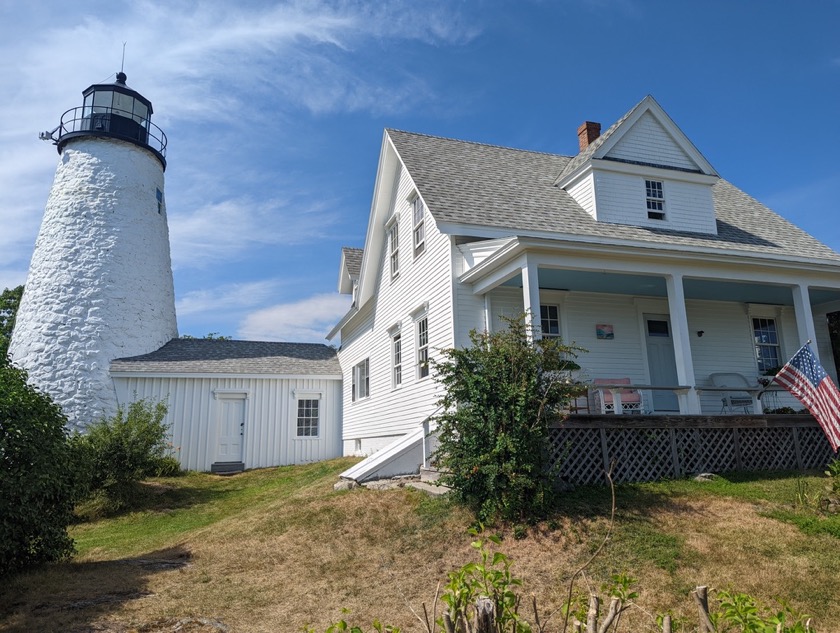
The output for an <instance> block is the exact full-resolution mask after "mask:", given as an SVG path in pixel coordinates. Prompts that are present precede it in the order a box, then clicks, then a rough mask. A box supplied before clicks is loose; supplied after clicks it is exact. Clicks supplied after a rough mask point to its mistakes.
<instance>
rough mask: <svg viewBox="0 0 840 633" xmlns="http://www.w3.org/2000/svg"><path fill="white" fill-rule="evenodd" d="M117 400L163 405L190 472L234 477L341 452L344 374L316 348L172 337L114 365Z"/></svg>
mask: <svg viewBox="0 0 840 633" xmlns="http://www.w3.org/2000/svg"><path fill="white" fill-rule="evenodd" d="M111 377H112V379H113V382H114V387H115V389H116V394H117V400H118V402H119V404H120V405H121V406H123V407H127V406H128V405H129V404H131V403H132V402H134V401H135V400H139V399H148V400H149V401H152V402H157V401H165V402H166V403H167V405H168V409H169V411H168V413H167V415H166V419H165V423H166V424H168V425H169V426H170V435H171V439H172V444H173V447H172V449H173V451H172V452H173V454H174V455H175V456H176V457H177V458H178V459H179V460H180V462H181V465H182V466H183V467H184V468H187V469H190V470H203V471H212V472H219V473H225V472H238V471H240V470H243V469H246V468H261V467H267V466H282V465H288V464H303V463H307V462H313V461H320V460H323V459H330V458H332V457H339V456H340V455H341V405H342V402H341V369H340V367H339V363H338V359H337V358H336V352H335V349H333V348H332V347H329V346H327V345H321V344H313V343H274V342H259V341H232V340H217V339H214V340H209V339H182V338H176V339H172V340H171V341H169V342H168V343H166V344H165V345H164V346H163V347H161V348H160V349H158V350H156V351H154V352H152V353H150V354H144V355H142V356H133V357H131V358H118V359H116V360H113V361H111Z"/></svg>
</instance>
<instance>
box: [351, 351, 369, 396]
mask: <svg viewBox="0 0 840 633" xmlns="http://www.w3.org/2000/svg"><path fill="white" fill-rule="evenodd" d="M368 396H370V360H369V359H367V358H366V359H364V360H363V361H362V362H361V363H359V364H358V365H356V366H354V367H353V402H356V400H361V399H362V398H367V397H368Z"/></svg>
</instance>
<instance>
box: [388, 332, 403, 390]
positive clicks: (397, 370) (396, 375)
mask: <svg viewBox="0 0 840 633" xmlns="http://www.w3.org/2000/svg"><path fill="white" fill-rule="evenodd" d="M391 352H392V357H393V363H394V370H393V377H392V380H393V385H394V387H399V386H400V385H401V384H402V336H401V335H400V334H399V333H397V334H394V336H393V337H391Z"/></svg>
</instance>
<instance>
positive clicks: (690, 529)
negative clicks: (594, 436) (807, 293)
mask: <svg viewBox="0 0 840 633" xmlns="http://www.w3.org/2000/svg"><path fill="white" fill-rule="evenodd" d="M351 463H352V460H347V459H341V460H333V461H330V462H324V463H319V464H312V465H307V466H299V467H284V468H272V469H265V470H258V471H249V472H246V473H243V474H241V475H236V476H233V477H219V476H214V475H209V474H195V473H194V474H189V475H187V476H184V477H176V478H169V479H158V480H154V481H151V482H147V484H146V485H145V486H144V490H145V492H144V495H143V497H142V500H141V502H140V503H139V504H138V505H137V506H136V507H135V508H134V511H133V512H131V513H129V514H124V515H122V516H119V517H112V518H105V519H97V520H95V521H90V522H83V523H80V524H78V525H75V526H73V527H72V529H71V534H72V536H73V538H74V539H75V541H76V547H77V552H78V553H77V555H76V557H75V558H74V559H73V560H72V561H69V562H67V563H62V564H58V565H51V566H47V567H45V568H42V569H39V570H36V571H34V572H32V573H29V574H25V575H22V576H19V577H16V578H14V579H12V580H11V582H10V583H8V585H7V586H6V587H4V588H3V590H2V593H0V629H2V630H19V631H35V630H61V631H89V630H95V631H121V632H124V631H144V632H147V633H148V632H150V631H171V630H174V629H173V627H174V626H176V625H178V624H177V623H178V622H179V621H183V620H185V619H192V620H194V621H195V622H198V621H199V620H200V619H202V618H203V619H205V620H206V621H210V620H212V621H214V622H222V623H224V624H225V625H226V626H228V627H230V629H231V630H232V631H260V632H262V631H266V632H268V631H300V630H301V627H303V626H304V625H306V624H312V625H315V626H316V627H320V629H319V630H323V628H325V627H326V625H327V624H328V623H330V622H332V621H335V620H336V619H338V618H341V617H349V618H351V619H353V618H355V619H357V620H358V621H360V622H365V623H370V622H371V621H372V620H373V619H374V618H380V619H383V620H385V621H388V622H391V623H394V624H397V625H399V626H402V627H403V630H404V631H410V630H420V629H419V628H417V620H416V619H415V616H414V615H413V613H412V610H414V611H416V612H419V611H420V610H422V605H423V603H425V604H426V605H427V607H428V608H431V605H432V603H433V601H434V596H435V592H436V587H437V585H438V582H440V581H444V582H445V580H446V574H447V572H449V571H451V570H453V569H456V568H458V567H460V566H461V565H463V564H465V563H466V562H469V561H472V560H475V553H474V551H473V550H472V548H471V547H470V541H471V540H472V538H471V536H470V535H469V534H468V528H469V527H470V526H471V524H472V519H471V517H470V516H469V515H468V514H467V513H466V512H465V511H463V510H462V509H461V508H459V507H458V506H456V505H454V504H453V503H452V502H451V501H449V500H447V499H445V498H443V499H432V498H429V497H427V496H425V495H424V494H422V493H419V492H417V491H414V490H410V489H396V490H389V491H371V490H366V489H356V490H351V491H344V492H337V491H334V490H333V488H332V485H333V483H335V481H336V480H337V479H336V478H337V475H338V473H339V472H341V471H342V470H344V469H346V468H347V467H348V466H349V465H350V464H351ZM826 481H827V480H826V478H824V477H818V476H808V477H800V476H797V475H792V474H774V475H765V476H761V477H758V476H754V475H738V476H734V475H733V476H724V477H718V478H716V479H715V480H713V481H710V482H702V483H701V482H694V481H688V480H679V481H669V482H660V483H651V484H637V485H624V486H619V487H617V489H616V496H617V513H616V523H615V526H614V529H613V533H612V536H611V538H610V539H609V542H608V544H607V546H606V547H605V548H604V550H603V551H602V553H601V554H600V555H599V556H598V557H597V558H596V560H595V561H594V562H593V563H592V565H591V566H590V567H589V568H588V569H587V570H586V572H585V573H584V578H583V579H582V580H580V581H579V582H578V587H579V589H581V590H582V588H583V587H584V586H586V585H589V586H591V587H593V588H595V589H597V588H599V587H600V585H601V583H603V582H605V581H607V580H608V579H609V577H610V576H611V575H612V574H616V573H619V574H620V573H626V574H629V575H631V576H633V577H635V578H637V579H638V582H637V590H638V591H640V594H641V595H640V597H639V599H638V603H639V605H640V608H639V609H637V610H634V611H632V612H628V616H627V618H628V619H626V620H625V623H627V624H628V625H632V627H633V628H632V629H628V630H633V631H647V630H652V629H651V628H650V627H651V616H650V615H648V614H655V613H661V612H664V611H670V612H672V613H673V614H674V615H675V616H676V617H683V618H684V619H685V621H686V622H693V621H694V620H693V618H694V617H695V616H694V606H693V604H692V603H691V601H690V600H689V599H688V592H689V591H690V590H691V589H692V588H694V587H695V586H696V585H698V584H706V585H709V586H710V587H712V588H713V589H732V590H737V591H744V592H748V593H750V594H752V595H755V596H756V597H757V598H758V599H759V600H760V601H762V602H763V603H766V604H774V603H773V599H774V598H785V599H788V600H790V602H791V603H792V604H793V605H794V606H795V607H796V608H798V609H800V610H802V611H805V612H808V613H810V614H812V615H813V616H814V617H815V618H816V623H817V627H818V630H819V631H821V632H823V631H832V630H840V624H838V623H840V601H838V600H837V593H838V590H837V585H836V582H837V581H836V579H837V571H836V570H837V569H840V547H838V546H840V541H838V535H840V519H838V517H837V516H836V515H832V516H828V515H824V514H821V513H819V512H817V511H816V510H815V509H814V505H813V503H814V500H815V499H816V497H817V496H818V493H820V491H822V490H823V489H824V487H825V484H826ZM561 506H562V511H561V512H559V513H558V514H557V515H556V516H554V517H552V518H551V520H549V521H546V522H543V523H540V524H538V525H534V526H528V527H527V536H526V538H523V539H517V538H514V533H517V534H518V535H521V531H522V528H521V527H518V528H517V529H514V526H510V527H508V528H502V529H498V530H497V531H498V532H499V534H500V535H501V536H502V537H503V539H504V540H503V542H502V545H501V550H502V551H504V552H505V553H507V554H508V555H509V556H510V558H511V559H513V561H514V566H513V572H514V575H517V576H519V577H521V578H522V579H523V582H524V587H523V592H524V595H525V596H526V597H527V596H530V595H532V594H533V595H534V596H535V597H536V598H537V600H538V604H539V607H540V609H541V611H543V612H544V613H547V612H550V611H555V610H556V609H557V608H559V606H560V605H561V604H562V603H563V601H564V600H565V596H566V594H567V592H568V581H569V578H570V577H571V575H572V573H573V572H574V571H575V570H576V569H577V568H579V567H580V565H581V564H582V563H583V562H584V561H585V560H586V559H587V558H589V556H591V553H592V552H594V551H595V549H596V548H597V547H598V546H599V544H600V543H601V542H602V540H603V538H604V536H605V534H606V532H607V528H608V517H609V512H610V493H609V490H608V489H606V488H591V487H588V488H578V489H576V490H574V491H572V492H568V493H563V497H562V499H561ZM528 600H530V598H528ZM345 609H347V610H349V612H350V615H346V613H345V611H344V610H345ZM555 624H556V623H555ZM196 626H198V625H196ZM208 626H209V625H208ZM184 630H191V631H193V630H194V631H200V630H205V629H201V628H194V629H184ZM206 630H208V631H209V630H211V629H209V628H207V629H206ZM548 630H549V631H556V630H557V629H556V628H554V629H552V628H550V627H549V629H548ZM685 630H686V631H688V630H693V629H690V628H686V629H685Z"/></svg>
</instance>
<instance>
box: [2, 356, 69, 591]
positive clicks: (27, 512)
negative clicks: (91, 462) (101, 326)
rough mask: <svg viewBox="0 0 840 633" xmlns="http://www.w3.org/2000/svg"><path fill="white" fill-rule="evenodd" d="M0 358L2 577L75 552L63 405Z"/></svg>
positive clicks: (24, 373)
mask: <svg viewBox="0 0 840 633" xmlns="http://www.w3.org/2000/svg"><path fill="white" fill-rule="evenodd" d="M26 379H27V376H26V372H24V371H23V370H20V369H17V368H15V367H12V366H11V364H10V363H8V362H6V360H5V357H3V358H0V576H2V575H5V574H7V573H11V572H14V571H18V570H21V569H24V568H27V567H30V566H32V565H35V564H38V563H42V562H47V561H54V560H60V559H62V558H65V557H67V556H69V555H70V554H71V553H72V551H73V541H72V539H70V537H69V536H68V535H67V526H68V525H69V524H70V521H71V519H72V517H73V501H74V498H73V497H74V486H73V468H72V464H71V452H70V449H69V446H68V443H67V435H66V431H65V426H64V425H65V423H66V422H67V420H66V418H65V417H64V414H63V413H62V412H61V409H60V408H59V407H58V405H56V404H55V403H54V402H53V401H52V400H51V399H50V397H49V396H47V395H45V394H43V393H41V392H39V391H37V390H36V389H35V388H34V387H32V386H30V385H29V384H27V382H26Z"/></svg>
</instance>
